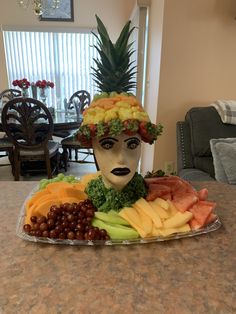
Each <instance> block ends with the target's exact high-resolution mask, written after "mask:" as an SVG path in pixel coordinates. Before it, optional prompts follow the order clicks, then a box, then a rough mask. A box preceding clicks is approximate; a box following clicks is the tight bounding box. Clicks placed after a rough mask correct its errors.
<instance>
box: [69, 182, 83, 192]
mask: <svg viewBox="0 0 236 314" xmlns="http://www.w3.org/2000/svg"><path fill="white" fill-rule="evenodd" d="M72 186H73V188H75V189H77V190H80V191H84V190H85V188H86V185H85V184H83V183H80V182H78V183H73V184H72Z"/></svg>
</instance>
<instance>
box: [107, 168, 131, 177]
mask: <svg viewBox="0 0 236 314" xmlns="http://www.w3.org/2000/svg"><path fill="white" fill-rule="evenodd" d="M111 173H112V174H114V175H115V176H126V175H127V174H129V173H130V169H129V168H114V169H113V170H112V171H111Z"/></svg>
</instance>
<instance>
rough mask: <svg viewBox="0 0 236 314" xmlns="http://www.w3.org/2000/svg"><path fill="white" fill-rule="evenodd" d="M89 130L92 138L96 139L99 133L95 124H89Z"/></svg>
mask: <svg viewBox="0 0 236 314" xmlns="http://www.w3.org/2000/svg"><path fill="white" fill-rule="evenodd" d="M88 127H89V130H90V136H91V137H95V136H96V132H97V126H96V125H95V124H92V123H91V124H88Z"/></svg>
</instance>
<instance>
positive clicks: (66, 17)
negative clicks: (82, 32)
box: [40, 0, 74, 22]
mask: <svg viewBox="0 0 236 314" xmlns="http://www.w3.org/2000/svg"><path fill="white" fill-rule="evenodd" d="M73 2H74V0H62V1H60V6H59V8H58V9H49V10H46V11H45V12H43V14H42V15H41V16H40V21H59V22H73V21H74V3H73ZM48 3H49V4H50V3H51V4H53V0H48Z"/></svg>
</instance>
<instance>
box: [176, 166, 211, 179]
mask: <svg viewBox="0 0 236 314" xmlns="http://www.w3.org/2000/svg"><path fill="white" fill-rule="evenodd" d="M178 175H179V176H180V177H181V178H182V179H184V180H187V181H215V179H213V178H212V177H211V176H210V175H209V174H208V173H207V172H204V171H202V170H198V169H196V168H188V169H182V170H180V171H179V173H178Z"/></svg>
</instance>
